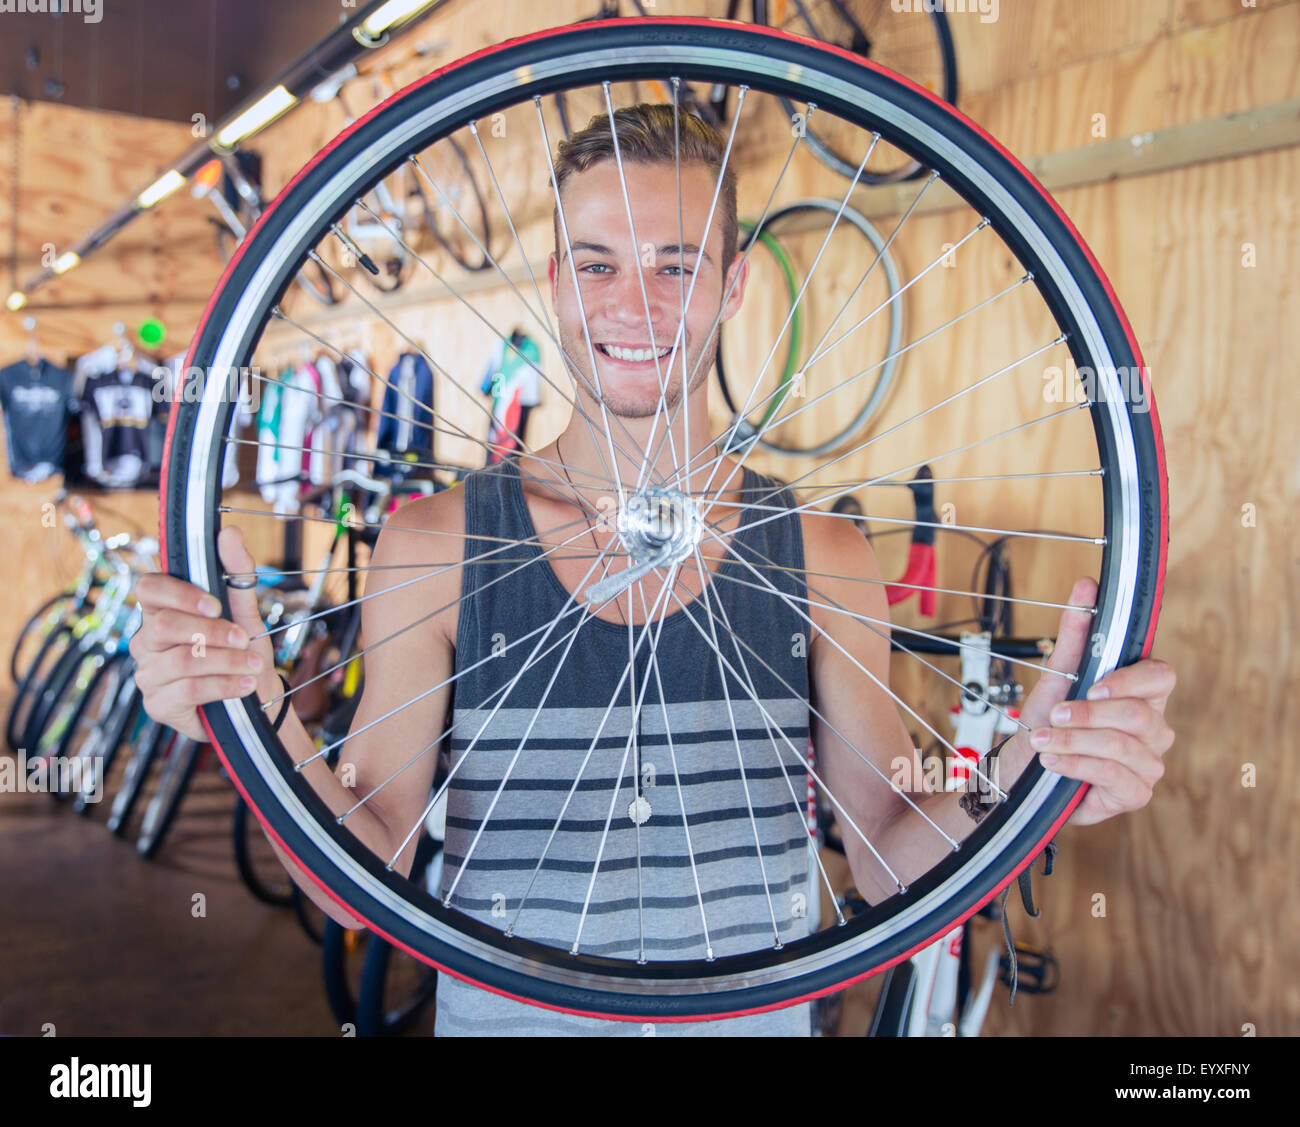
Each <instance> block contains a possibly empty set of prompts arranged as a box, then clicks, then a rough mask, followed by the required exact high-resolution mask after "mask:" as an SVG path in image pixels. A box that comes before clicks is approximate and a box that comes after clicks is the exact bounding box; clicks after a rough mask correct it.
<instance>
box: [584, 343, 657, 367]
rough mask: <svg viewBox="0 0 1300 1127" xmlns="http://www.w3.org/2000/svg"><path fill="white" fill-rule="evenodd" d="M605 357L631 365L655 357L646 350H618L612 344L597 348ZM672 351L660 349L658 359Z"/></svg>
mask: <svg viewBox="0 0 1300 1127" xmlns="http://www.w3.org/2000/svg"><path fill="white" fill-rule="evenodd" d="M597 347H598V348H599V349H600V350H601V352H603V353H605V355H606V356H612V357H613V358H614V359H615V360H626V361H630V362H631V363H633V364H640V363H644V362H645V361H646V360H650V359H652V358H653V357H654V356H655V353H654V352H652V351H651V350H650V349H648V348H619V347H618V346H617V345H614V344H602V345H598V346H597ZM671 351H672V349H670V348H662V349H660V350H659V353H658V355H659V358H660V359H663V357H665V356H667V355H668V353H669V352H671Z"/></svg>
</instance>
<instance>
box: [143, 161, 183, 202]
mask: <svg viewBox="0 0 1300 1127" xmlns="http://www.w3.org/2000/svg"><path fill="white" fill-rule="evenodd" d="M184 183H185V177H184V176H182V175H181V174H180V173H179V172H177V171H176V169H174V168H173V169H172V170H171V171H170V172H167V173H165V174H164V175H162V176H160V177H159V178H158V179H157V180H156V181H155V182H154V183H153V184H151V185H150V186H149V187H147V188H146V189H145V190H144V191H143V192H141V193H140V194H139V195H138V196H136V199H135V206H136V207H139V208H146V207H153V205H154V204H156V203H159V202H160V201H162V200H165V199H166V198H167V197H168V196H170V195H171V194H172V193H173V192H174V191H176V189H177V188H179V187H181V185H182V184H184Z"/></svg>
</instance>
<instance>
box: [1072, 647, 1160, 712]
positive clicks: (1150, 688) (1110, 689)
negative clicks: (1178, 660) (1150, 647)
mask: <svg viewBox="0 0 1300 1127" xmlns="http://www.w3.org/2000/svg"><path fill="white" fill-rule="evenodd" d="M1176 680H1177V678H1176V677H1175V676H1174V668H1173V666H1172V665H1170V664H1169V663H1168V662H1166V661H1161V660H1160V659H1158V658H1144V659H1143V660H1142V661H1136V662H1134V663H1133V664H1132V665H1126V666H1124V667H1123V668H1121V669H1115V670H1113V671H1112V672H1110V673H1107V674H1106V676H1105V677H1102V678H1100V679H1099V680H1098V681H1097V683H1096V684H1095V685H1093V687H1092V688H1091V689H1089V690H1088V699H1089V700H1096V699H1102V700H1105V699H1107V698H1110V699H1118V698H1121V697H1140V698H1141V699H1142V700H1145V701H1150V702H1151V704H1152V706H1153V707H1154V708H1156V709H1158V710H1160V711H1161V712H1163V711H1164V707H1165V705H1166V704H1167V703H1168V701H1169V697H1170V694H1171V693H1173V691H1174V684H1175V682H1176Z"/></svg>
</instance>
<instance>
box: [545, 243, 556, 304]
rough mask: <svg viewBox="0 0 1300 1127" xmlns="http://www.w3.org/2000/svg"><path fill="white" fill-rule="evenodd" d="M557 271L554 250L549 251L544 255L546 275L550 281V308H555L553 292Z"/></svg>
mask: <svg viewBox="0 0 1300 1127" xmlns="http://www.w3.org/2000/svg"><path fill="white" fill-rule="evenodd" d="M557 273H558V269H557V266H556V262H555V251H551V253H550V254H549V255H547V256H546V277H547V278H548V279H549V280H550V283H551V308H552V309H554V308H555V292H556V291H555V277H556V274H557Z"/></svg>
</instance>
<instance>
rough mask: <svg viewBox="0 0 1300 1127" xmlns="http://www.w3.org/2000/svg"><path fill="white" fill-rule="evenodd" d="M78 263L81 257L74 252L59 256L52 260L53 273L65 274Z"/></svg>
mask: <svg viewBox="0 0 1300 1127" xmlns="http://www.w3.org/2000/svg"><path fill="white" fill-rule="evenodd" d="M80 261H81V255H79V254H78V253H77V252H76V251H75V250H70V251H68V252H67V253H66V254H61V255H59V257H58V258H56V259H55V260H54V272H55V273H56V274H66V273H67V272H68V271H69V270H71V269H72V268H73V267H74V266H76V265H77V263H78V262H80Z"/></svg>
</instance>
